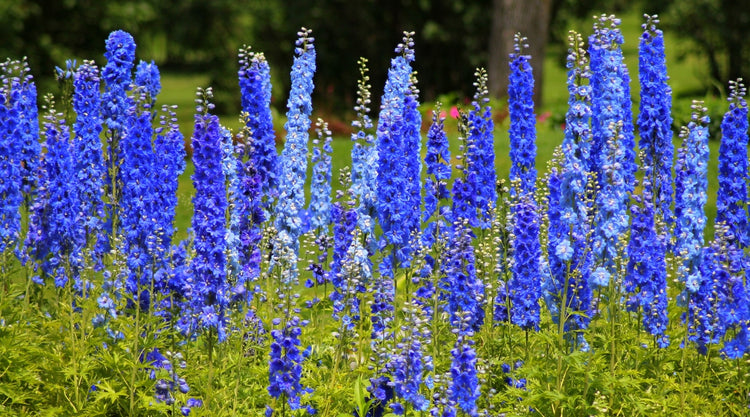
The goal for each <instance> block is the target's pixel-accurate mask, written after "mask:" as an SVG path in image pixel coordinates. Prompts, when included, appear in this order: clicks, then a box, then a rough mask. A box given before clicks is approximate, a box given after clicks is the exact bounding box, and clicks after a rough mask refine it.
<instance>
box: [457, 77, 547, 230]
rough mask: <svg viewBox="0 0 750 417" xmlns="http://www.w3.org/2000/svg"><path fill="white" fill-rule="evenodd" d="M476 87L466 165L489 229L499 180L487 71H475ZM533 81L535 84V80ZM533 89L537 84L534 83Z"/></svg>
mask: <svg viewBox="0 0 750 417" xmlns="http://www.w3.org/2000/svg"><path fill="white" fill-rule="evenodd" d="M474 76H475V77H476V81H475V82H474V86H475V87H476V88H477V92H476V94H475V95H474V101H473V102H472V103H471V105H472V109H471V110H470V111H469V135H468V138H467V140H466V142H467V145H468V150H467V155H466V159H467V161H466V164H467V169H468V170H470V171H471V174H470V175H468V178H472V181H473V182H474V184H473V186H472V188H473V189H474V192H475V194H476V198H475V199H474V201H473V202H474V204H475V205H476V206H475V208H476V210H477V215H478V219H479V224H480V226H481V227H482V228H484V229H487V228H489V227H490V225H491V224H492V211H493V209H494V207H495V204H496V203H497V191H496V189H495V182H496V181H497V174H496V173H495V137H494V134H493V131H494V129H495V127H494V124H493V122H492V108H491V107H490V106H489V104H488V103H489V89H488V88H487V80H488V78H487V72H486V71H485V70H484V68H479V69H477V71H476V72H475V73H474ZM532 84H533V83H532ZM532 89H533V85H532Z"/></svg>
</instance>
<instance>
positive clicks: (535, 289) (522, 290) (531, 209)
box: [507, 194, 542, 330]
mask: <svg viewBox="0 0 750 417" xmlns="http://www.w3.org/2000/svg"><path fill="white" fill-rule="evenodd" d="M513 211H514V220H515V224H514V226H513V234H514V235H515V240H514V242H513V267H512V272H513V274H512V276H511V278H510V280H509V281H508V285H507V286H508V289H507V291H508V293H509V298H510V300H511V304H512V307H511V313H510V320H511V322H512V323H513V324H515V325H516V326H519V327H521V328H522V329H525V330H530V329H531V330H537V329H538V328H539V319H540V317H539V311H540V307H539V299H540V298H541V295H542V294H541V292H542V291H541V279H540V278H541V271H540V266H539V262H540V259H541V256H542V250H541V245H540V243H539V223H540V221H539V214H538V213H537V206H536V203H535V202H534V200H533V198H532V196H531V195H528V194H527V195H523V196H521V198H520V199H519V200H518V201H517V202H516V204H515V205H514V206H513Z"/></svg>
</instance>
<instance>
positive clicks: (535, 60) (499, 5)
mask: <svg viewBox="0 0 750 417" xmlns="http://www.w3.org/2000/svg"><path fill="white" fill-rule="evenodd" d="M551 7H552V0H494V1H493V7H492V28H491V33H490V42H489V64H488V66H487V75H488V76H489V88H490V94H491V95H492V96H493V97H496V98H501V97H506V96H507V95H508V76H509V75H510V67H509V65H508V62H509V55H510V54H511V53H512V52H513V35H515V34H516V33H521V35H523V36H525V37H527V38H528V44H529V48H528V50H527V51H526V52H524V53H525V54H527V55H531V66H532V68H533V71H534V102H535V103H536V106H537V107H538V106H539V105H540V104H541V102H542V81H543V78H542V77H543V71H542V70H543V64H544V50H545V47H546V45H547V38H548V34H549V23H550V22H549V16H550V10H551Z"/></svg>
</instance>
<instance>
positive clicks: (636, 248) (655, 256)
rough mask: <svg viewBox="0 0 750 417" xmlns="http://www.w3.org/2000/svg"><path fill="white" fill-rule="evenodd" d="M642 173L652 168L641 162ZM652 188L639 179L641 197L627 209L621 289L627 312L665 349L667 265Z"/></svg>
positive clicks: (651, 185)
mask: <svg viewBox="0 0 750 417" xmlns="http://www.w3.org/2000/svg"><path fill="white" fill-rule="evenodd" d="M643 163H644V165H643V167H644V171H647V172H648V171H649V170H651V169H652V168H651V167H650V166H649V165H648V163H649V161H647V160H646V161H643ZM653 190H654V186H653V184H652V183H651V181H650V178H649V177H648V176H645V177H644V179H643V188H642V194H641V196H638V197H637V198H636V202H637V203H639V204H634V205H633V206H632V207H631V212H632V219H633V221H632V224H631V231H630V241H629V242H628V248H627V249H628V265H627V273H626V276H625V280H624V289H625V291H626V292H627V293H628V294H631V296H630V299H629V300H628V302H627V304H628V310H629V311H634V312H638V311H639V312H640V313H641V315H642V317H643V326H644V328H645V329H646V331H648V332H649V333H650V334H651V335H653V336H655V337H656V338H657V340H658V344H659V347H662V348H663V347H666V346H667V345H668V344H669V343H668V339H667V338H666V336H665V332H666V328H667V324H668V321H669V319H668V317H667V263H666V260H665V257H666V251H667V248H666V242H665V241H664V240H662V239H661V238H660V237H659V236H658V235H657V234H656V229H655V225H654V223H655V210H654V202H653V198H654V197H653V194H652V192H653Z"/></svg>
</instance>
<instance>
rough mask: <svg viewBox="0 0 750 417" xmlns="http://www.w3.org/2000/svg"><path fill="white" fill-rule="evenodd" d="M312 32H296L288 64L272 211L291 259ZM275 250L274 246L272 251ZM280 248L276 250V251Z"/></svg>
mask: <svg viewBox="0 0 750 417" xmlns="http://www.w3.org/2000/svg"><path fill="white" fill-rule="evenodd" d="M311 34H312V31H310V30H309V29H305V28H302V30H301V31H300V32H298V36H299V38H298V39H297V42H296V45H297V47H296V49H295V55H296V56H295V57H294V64H293V65H292V73H291V78H292V89H291V91H290V92H289V100H288V102H287V108H288V111H287V122H286V124H285V125H284V128H285V129H286V131H287V139H286V143H285V144H284V150H283V152H282V153H281V161H280V167H279V172H280V174H279V175H280V178H279V187H280V189H279V202H278V204H277V205H276V208H275V215H276V219H275V226H276V231H277V232H278V233H280V234H286V235H288V236H284V238H283V239H281V240H280V242H281V243H283V244H289V245H292V246H291V248H292V250H293V251H292V252H293V253H294V254H295V257H298V256H299V237H300V236H301V235H302V233H303V225H302V220H301V218H300V216H301V214H302V211H303V210H304V207H305V193H304V185H305V178H306V176H307V141H308V138H309V135H308V133H307V131H308V129H309V128H310V113H311V112H312V101H311V98H310V94H311V93H312V90H313V80H312V78H313V75H314V74H315V47H314V45H313V41H314V38H313V37H312V36H311ZM276 249H277V247H276V246H274V250H276ZM279 249H280V248H279ZM296 264H297V263H296V262H292V263H291V264H290V265H289V267H291V268H293V272H292V274H293V275H294V276H295V277H296V276H297V275H298V269H297V266H296Z"/></svg>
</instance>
